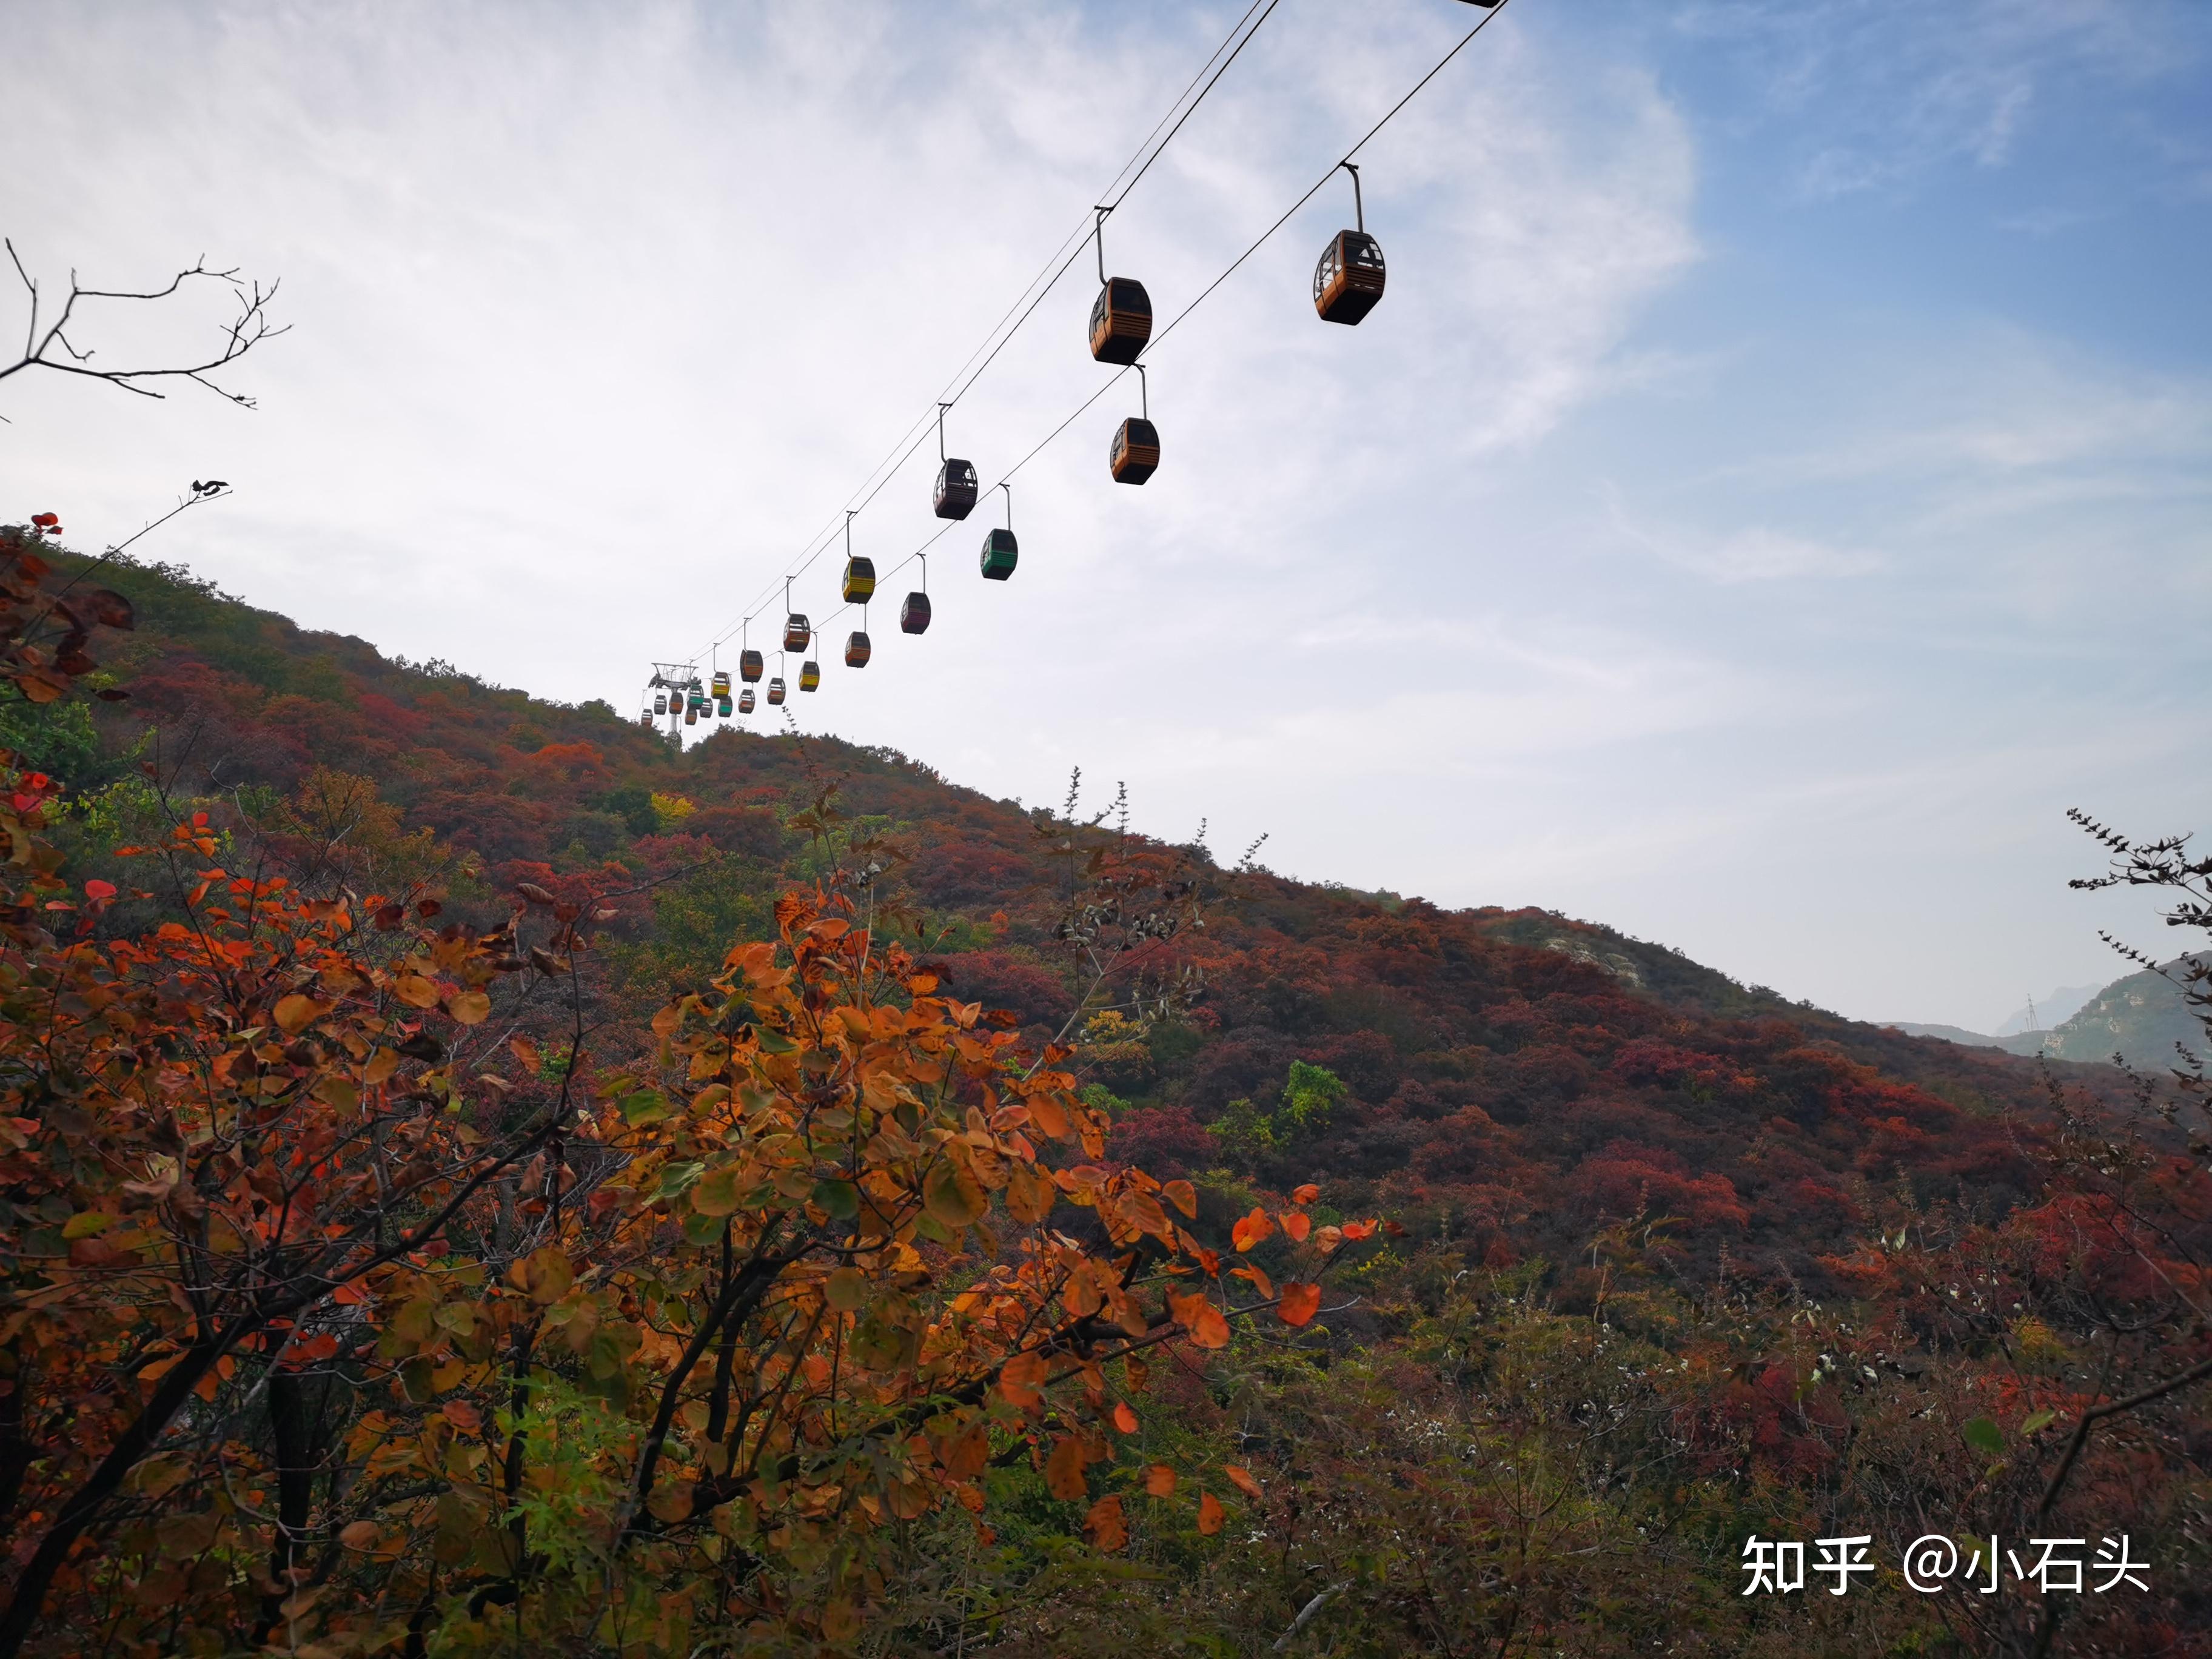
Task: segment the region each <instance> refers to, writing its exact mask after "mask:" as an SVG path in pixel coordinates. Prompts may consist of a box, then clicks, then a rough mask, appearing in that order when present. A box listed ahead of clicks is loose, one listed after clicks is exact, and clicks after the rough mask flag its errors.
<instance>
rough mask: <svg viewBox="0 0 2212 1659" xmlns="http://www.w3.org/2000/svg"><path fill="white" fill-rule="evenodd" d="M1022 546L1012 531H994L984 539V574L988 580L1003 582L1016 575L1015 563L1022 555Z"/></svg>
mask: <svg viewBox="0 0 2212 1659" xmlns="http://www.w3.org/2000/svg"><path fill="white" fill-rule="evenodd" d="M1020 552H1021V544H1020V543H1018V542H1017V541H1016V540H1015V539H1014V532H1012V531H1011V530H993V531H991V532H988V533H987V534H986V535H985V536H984V538H983V560H982V563H983V574H984V576H985V578H986V579H987V580H991V581H994V582H1002V581H1004V580H1006V578H1007V577H1009V576H1011V575H1012V574H1014V561H1015V559H1016V558H1017V557H1018V556H1019V555H1020Z"/></svg>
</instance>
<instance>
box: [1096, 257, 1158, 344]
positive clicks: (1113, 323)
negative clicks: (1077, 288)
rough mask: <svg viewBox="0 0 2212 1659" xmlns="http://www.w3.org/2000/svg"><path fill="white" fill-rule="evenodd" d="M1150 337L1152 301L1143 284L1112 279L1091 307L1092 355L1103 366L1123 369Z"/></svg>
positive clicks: (1116, 278)
mask: <svg viewBox="0 0 2212 1659" xmlns="http://www.w3.org/2000/svg"><path fill="white" fill-rule="evenodd" d="M1151 338H1152V295H1149V294H1147V293H1146V292H1145V285H1144V284H1143V283H1139V282H1137V281H1135V280H1134V279H1133V278H1131V277H1127V276H1114V277H1109V279H1108V280H1107V283H1106V286H1105V287H1103V288H1102V289H1099V290H1098V297H1097V300H1095V301H1092V303H1091V356H1094V357H1096V358H1097V360H1098V361H1099V362H1102V363H1120V364H1122V365H1124V366H1126V365H1127V364H1130V363H1133V362H1136V361H1137V356H1138V354H1139V352H1141V351H1143V350H1144V349H1145V342H1146V341H1147V340H1149V339H1151Z"/></svg>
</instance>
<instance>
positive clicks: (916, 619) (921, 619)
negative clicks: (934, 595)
mask: <svg viewBox="0 0 2212 1659" xmlns="http://www.w3.org/2000/svg"><path fill="white" fill-rule="evenodd" d="M899 631H900V632H901V633H902V634H927V632H929V595H928V594H927V593H909V594H908V595H907V596H906V603H905V604H904V605H901V606H899Z"/></svg>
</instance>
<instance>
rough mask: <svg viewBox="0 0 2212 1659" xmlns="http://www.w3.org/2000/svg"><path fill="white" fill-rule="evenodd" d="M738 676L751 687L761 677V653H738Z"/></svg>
mask: <svg viewBox="0 0 2212 1659" xmlns="http://www.w3.org/2000/svg"><path fill="white" fill-rule="evenodd" d="M760 677H761V653H759V652H757V651H740V652H739V653H738V678H741V679H743V680H744V682H745V683H746V684H749V685H750V684H751V683H752V682H753V681H755V680H757V679H758V678H760Z"/></svg>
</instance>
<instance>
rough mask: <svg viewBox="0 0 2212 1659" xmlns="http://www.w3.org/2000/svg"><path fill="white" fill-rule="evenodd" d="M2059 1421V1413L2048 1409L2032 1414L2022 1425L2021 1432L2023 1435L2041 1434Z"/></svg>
mask: <svg viewBox="0 0 2212 1659" xmlns="http://www.w3.org/2000/svg"><path fill="white" fill-rule="evenodd" d="M2057 1420H2058V1413H2057V1412H2054V1411H2051V1410H2050V1409H2049V1408H2048V1407H2046V1408H2045V1409H2044V1410H2042V1411H2039V1412H2031V1413H2029V1414H2028V1415H2027V1419H2025V1420H2024V1421H2023V1422H2022V1423H2021V1425H2020V1431H2021V1433H2022V1434H2040V1433H2042V1432H2043V1431H2044V1430H2045V1429H2047V1428H2049V1427H2050V1426H2051V1425H2052V1424H2053V1423H2055V1422H2057Z"/></svg>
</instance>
